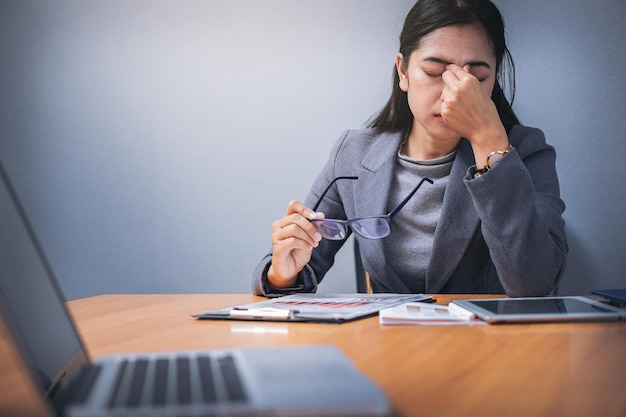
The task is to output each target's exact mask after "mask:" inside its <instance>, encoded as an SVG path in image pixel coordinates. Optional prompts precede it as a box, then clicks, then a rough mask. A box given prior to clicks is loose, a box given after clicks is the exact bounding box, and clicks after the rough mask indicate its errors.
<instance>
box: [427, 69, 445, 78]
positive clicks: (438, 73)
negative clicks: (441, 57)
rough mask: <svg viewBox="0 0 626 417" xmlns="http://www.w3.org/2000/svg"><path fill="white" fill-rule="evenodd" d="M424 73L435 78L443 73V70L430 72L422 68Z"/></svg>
mask: <svg viewBox="0 0 626 417" xmlns="http://www.w3.org/2000/svg"><path fill="white" fill-rule="evenodd" d="M424 74H426V75H427V76H429V77H431V78H437V77H441V76H442V75H443V72H432V71H426V70H424Z"/></svg>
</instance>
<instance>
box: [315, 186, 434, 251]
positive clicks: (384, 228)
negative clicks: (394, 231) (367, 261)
mask: <svg viewBox="0 0 626 417" xmlns="http://www.w3.org/2000/svg"><path fill="white" fill-rule="evenodd" d="M358 179H359V177H337V178H335V179H334V180H332V181H331V182H330V184H328V187H326V189H325V190H324V192H323V193H322V195H321V196H320V198H319V200H317V203H315V206H314V207H313V211H317V208H318V207H319V205H320V203H321V202H322V200H323V199H324V196H325V195H326V193H327V192H328V190H330V187H332V185H333V184H334V183H335V182H336V181H339V180H358ZM424 181H427V182H429V183H431V184H432V183H433V180H431V179H430V178H422V180H421V181H420V182H419V183H418V184H417V186H415V188H414V189H413V191H411V192H410V193H409V195H408V196H407V197H406V198H405V199H404V200H402V202H401V203H400V204H398V206H397V207H396V208H395V209H393V210H392V211H391V212H389V214H384V215H381V216H371V217H359V218H356V219H350V220H337V219H312V220H311V223H313V224H314V225H315V227H317V231H318V232H320V234H321V235H322V237H324V238H326V239H329V240H343V239H345V238H346V236H347V235H348V227H350V228H351V229H352V230H353V231H354V233H356V234H358V235H360V236H362V237H364V238H366V239H382V238H384V237H386V236H388V235H389V233H391V227H390V224H391V220H392V219H393V216H395V215H396V214H398V212H399V211H400V210H401V209H402V207H404V206H405V205H406V203H407V202H408V201H409V200H410V199H411V197H413V195H414V194H415V193H416V192H417V190H418V189H419V188H420V187H421V186H422V184H423V183H424Z"/></svg>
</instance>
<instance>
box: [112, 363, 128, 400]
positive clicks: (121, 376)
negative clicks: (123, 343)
mask: <svg viewBox="0 0 626 417" xmlns="http://www.w3.org/2000/svg"><path fill="white" fill-rule="evenodd" d="M127 366H128V361H127V360H124V361H122V363H121V364H120V366H119V367H118V369H117V375H116V377H115V384H114V386H113V392H112V393H111V397H110V398H109V407H110V408H113V407H115V403H116V402H117V397H118V395H120V386H121V385H122V380H123V379H124V373H125V372H126V367H127Z"/></svg>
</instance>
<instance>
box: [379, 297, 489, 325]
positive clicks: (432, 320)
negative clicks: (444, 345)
mask: <svg viewBox="0 0 626 417" xmlns="http://www.w3.org/2000/svg"><path fill="white" fill-rule="evenodd" d="M378 317H379V322H380V324H386V325H390V324H413V325H431V326H432V325H437V326H441V325H464V324H485V322H484V321H481V320H476V319H475V318H474V317H472V316H469V315H461V314H458V313H457V312H456V311H454V310H451V309H449V308H448V306H442V305H437V304H424V303H405V304H400V305H397V306H394V307H389V308H385V309H382V310H380V312H379V313H378Z"/></svg>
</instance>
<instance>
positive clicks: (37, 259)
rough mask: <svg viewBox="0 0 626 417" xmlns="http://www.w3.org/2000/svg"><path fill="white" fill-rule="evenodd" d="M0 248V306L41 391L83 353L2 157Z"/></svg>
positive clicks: (81, 359) (79, 360)
mask: <svg viewBox="0 0 626 417" xmlns="http://www.w3.org/2000/svg"><path fill="white" fill-rule="evenodd" d="M0 248H1V249H0V307H2V313H3V316H4V318H5V320H6V321H7V322H8V323H7V325H8V326H9V327H10V329H9V330H10V332H11V333H12V334H13V335H14V338H15V339H17V340H15V342H16V343H17V344H18V345H19V348H20V349H21V350H22V351H24V353H25V354H26V355H27V356H28V357H27V362H28V363H29V365H31V366H32V367H33V368H34V369H31V372H32V373H33V375H35V376H36V377H37V379H38V380H39V383H40V387H39V388H40V389H42V391H43V392H46V391H48V389H50V388H51V385H52V384H53V382H55V381H56V379H57V378H59V377H61V376H62V375H63V374H64V373H69V370H68V369H67V366H68V364H70V363H71V366H80V365H82V364H84V363H85V362H86V361H87V355H86V353H85V352H84V350H83V345H82V342H81V340H80V338H79V336H78V335H77V334H76V331H75V328H74V326H73V323H72V321H71V319H70V317H69V316H68V313H67V311H66V310H65V306H64V304H63V297H62V296H61V294H60V291H59V289H58V288H57V286H56V285H57V284H56V281H55V280H54V277H53V276H52V271H51V269H50V267H49V265H48V262H47V260H46V258H45V256H44V254H43V252H42V251H41V249H40V247H39V244H38V241H37V240H36V238H35V235H34V234H33V232H32V229H31V227H30V225H29V223H28V220H27V219H26V216H25V213H24V212H23V209H22V207H21V205H20V203H19V201H18V199H17V196H16V194H15V192H14V190H13V188H12V185H11V183H10V181H9V178H8V176H7V174H6V171H5V170H4V167H3V166H2V163H1V162H0Z"/></svg>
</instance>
